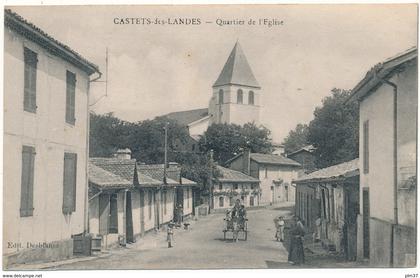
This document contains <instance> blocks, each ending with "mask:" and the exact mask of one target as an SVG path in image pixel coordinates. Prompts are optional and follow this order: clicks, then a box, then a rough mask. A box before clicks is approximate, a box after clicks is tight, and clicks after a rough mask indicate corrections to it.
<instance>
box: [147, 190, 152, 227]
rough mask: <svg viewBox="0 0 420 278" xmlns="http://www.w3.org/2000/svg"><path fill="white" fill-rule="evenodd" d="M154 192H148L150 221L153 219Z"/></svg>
mask: <svg viewBox="0 0 420 278" xmlns="http://www.w3.org/2000/svg"><path fill="white" fill-rule="evenodd" d="M152 198H153V196H152V191H150V190H149V191H148V192H147V202H148V210H149V220H150V219H152Z"/></svg>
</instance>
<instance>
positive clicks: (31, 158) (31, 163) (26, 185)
mask: <svg viewBox="0 0 420 278" xmlns="http://www.w3.org/2000/svg"><path fill="white" fill-rule="evenodd" d="M34 170H35V148H34V147H28V146H23V148H22V181H21V195H20V216H21V217H25V216H32V215H33V210H34V208H33V191H34Z"/></svg>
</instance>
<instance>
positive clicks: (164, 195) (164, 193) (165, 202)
mask: <svg viewBox="0 0 420 278" xmlns="http://www.w3.org/2000/svg"><path fill="white" fill-rule="evenodd" d="M167 202H168V199H167V195H166V191H163V214H164V215H166V212H167V210H166V205H167Z"/></svg>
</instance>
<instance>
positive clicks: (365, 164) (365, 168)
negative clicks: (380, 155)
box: [363, 121, 369, 174]
mask: <svg viewBox="0 0 420 278" xmlns="http://www.w3.org/2000/svg"><path fill="white" fill-rule="evenodd" d="M363 173H364V174H367V173H369V121H365V122H364V123H363Z"/></svg>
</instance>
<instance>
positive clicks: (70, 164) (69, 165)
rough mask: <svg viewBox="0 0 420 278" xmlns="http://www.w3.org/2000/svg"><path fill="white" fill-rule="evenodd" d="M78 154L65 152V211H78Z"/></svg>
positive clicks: (67, 212) (66, 212) (65, 212)
mask: <svg viewBox="0 0 420 278" xmlns="http://www.w3.org/2000/svg"><path fill="white" fill-rule="evenodd" d="M76 175H77V154H75V153H64V175H63V213H64V214H69V213H72V212H74V211H76Z"/></svg>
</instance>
